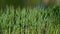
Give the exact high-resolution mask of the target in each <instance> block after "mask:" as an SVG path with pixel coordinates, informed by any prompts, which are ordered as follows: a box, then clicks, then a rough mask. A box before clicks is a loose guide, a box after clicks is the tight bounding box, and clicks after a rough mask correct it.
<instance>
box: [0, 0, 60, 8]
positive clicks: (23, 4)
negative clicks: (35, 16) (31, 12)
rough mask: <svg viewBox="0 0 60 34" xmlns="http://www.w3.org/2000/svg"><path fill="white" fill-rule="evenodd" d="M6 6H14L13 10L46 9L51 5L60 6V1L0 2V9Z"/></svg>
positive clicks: (21, 0)
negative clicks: (18, 8)
mask: <svg viewBox="0 0 60 34" xmlns="http://www.w3.org/2000/svg"><path fill="white" fill-rule="evenodd" d="M6 5H8V6H10V5H12V6H14V7H15V8H16V7H18V6H20V8H23V7H30V8H33V7H40V8H41V7H48V6H53V5H60V0H0V8H4V7H6Z"/></svg>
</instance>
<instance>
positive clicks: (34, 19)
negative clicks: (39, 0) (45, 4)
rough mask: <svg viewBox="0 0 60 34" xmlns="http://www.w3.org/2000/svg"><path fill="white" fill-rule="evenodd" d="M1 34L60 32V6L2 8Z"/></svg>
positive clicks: (0, 12) (48, 33)
mask: <svg viewBox="0 0 60 34" xmlns="http://www.w3.org/2000/svg"><path fill="white" fill-rule="evenodd" d="M0 34H60V7H57V6H54V7H53V8H48V9H47V10H45V9H39V10H37V9H35V8H33V9H30V8H28V9H25V8H23V9H20V8H17V9H14V7H13V6H10V7H8V6H7V7H6V8H5V9H4V10H3V9H1V10H0Z"/></svg>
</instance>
